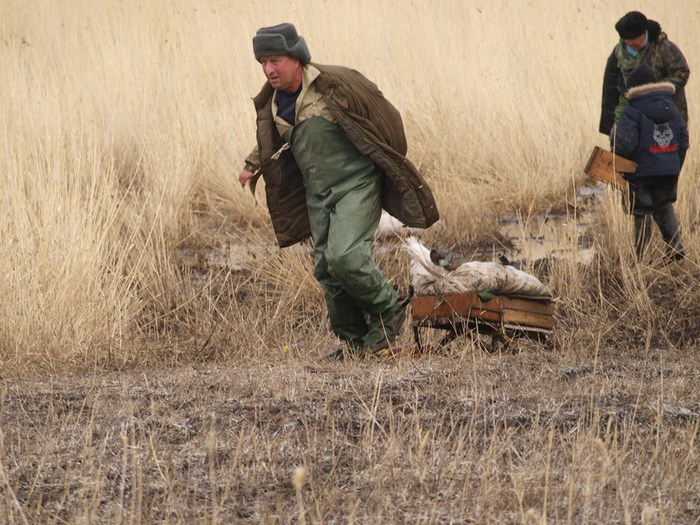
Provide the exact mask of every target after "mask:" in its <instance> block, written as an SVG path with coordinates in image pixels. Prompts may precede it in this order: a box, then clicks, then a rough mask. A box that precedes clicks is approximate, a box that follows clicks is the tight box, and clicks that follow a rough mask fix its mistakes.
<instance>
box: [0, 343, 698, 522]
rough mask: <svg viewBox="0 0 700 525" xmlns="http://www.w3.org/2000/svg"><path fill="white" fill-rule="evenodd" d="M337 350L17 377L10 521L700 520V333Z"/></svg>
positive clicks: (4, 403) (9, 429)
mask: <svg viewBox="0 0 700 525" xmlns="http://www.w3.org/2000/svg"><path fill="white" fill-rule="evenodd" d="M317 364H318V363H317V362H316V361H315V360H314V359H313V358H312V357H309V356H298V355H296V356H295V355H293V353H290V354H284V355H280V356H274V357H273V356H270V357H268V358H267V359H265V358H262V359H256V360H251V361H249V362H236V363H232V362H221V363H216V362H212V363H208V364H206V365H205V366H198V367H191V366H187V367H178V368H172V369H171V368H164V369H159V368H153V369H149V370H139V371H123V372H113V373H98V374H94V375H89V376H80V377H50V378H36V379H26V380H22V381H6V382H5V383H4V384H3V386H2V392H1V397H0V415H1V418H0V427H1V428H2V442H1V449H0V452H1V453H2V463H1V467H2V470H0V497H2V500H3V505H4V509H5V510H3V511H1V513H0V514H1V515H2V518H3V521H5V522H6V523H12V522H15V523H121V522H136V523H153V522H158V523H194V522H201V523H237V522H251V523H302V522H310V523H350V522H354V523H380V522H385V523H402V522H421V523H472V522H473V523H527V522H532V523H540V522H542V523H543V522H544V521H543V520H545V519H546V521H547V522H548V523H586V522H589V523H618V522H619V523H622V522H633V523H639V522H640V519H641V518H642V517H644V516H646V518H645V519H647V518H649V519H652V521H648V523H698V522H700V496H698V494H700V476H698V475H697V474H698V472H700V454H699V453H700V450H699V448H698V444H697V437H698V428H699V426H700V397H699V396H698V393H697V385H698V382H699V381H700V352H698V347H697V346H695V347H693V348H690V347H686V348H683V349H673V348H671V347H669V346H667V345H662V346H659V347H654V348H649V349H647V350H642V349H634V348H631V349H629V350H628V351H626V352H624V353H622V352H618V351H616V350H614V349H609V350H606V351H603V352H601V353H600V354H599V355H598V356H592V355H590V354H589V353H587V352H586V351H585V350H581V351H571V350H570V351H566V350H565V351H560V350H559V351H553V350H547V349H546V348H543V347H542V346H540V345H538V344H535V343H529V342H528V343H524V344H523V345H521V348H520V352H519V353H516V354H507V355H506V354H488V353H485V352H482V351H479V350H477V349H472V350H465V351H462V352H461V353H459V354H453V355H446V356H428V357H423V358H417V359H407V358H400V357H399V358H393V359H387V360H377V359H374V360H356V361H349V362H345V363H337V364H330V365H329V364H327V363H324V364H323V365H322V366H323V368H322V371H317V372H309V371H308V370H307V369H305V366H307V365H317ZM645 522H647V521H645Z"/></svg>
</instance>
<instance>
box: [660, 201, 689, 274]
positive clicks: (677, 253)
mask: <svg viewBox="0 0 700 525" xmlns="http://www.w3.org/2000/svg"><path fill="white" fill-rule="evenodd" d="M654 220H655V221H656V224H657V226H658V227H659V231H660V232H661V236H662V237H663V239H664V242H665V243H666V259H668V260H674V261H678V260H680V259H683V257H685V250H684V249H683V244H682V243H681V233H680V227H679V225H678V217H676V212H675V210H674V209H673V205H672V204H671V203H667V204H664V205H663V206H661V208H659V209H658V210H656V211H654Z"/></svg>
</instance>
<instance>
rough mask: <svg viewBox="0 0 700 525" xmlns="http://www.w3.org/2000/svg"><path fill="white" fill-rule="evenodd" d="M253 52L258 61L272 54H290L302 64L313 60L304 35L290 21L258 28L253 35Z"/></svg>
mask: <svg viewBox="0 0 700 525" xmlns="http://www.w3.org/2000/svg"><path fill="white" fill-rule="evenodd" d="M253 52H254V53H255V58H256V59H257V60H258V62H259V61H260V60H262V58H263V57H266V56H270V55H289V56H291V57H294V58H296V59H298V60H299V62H301V64H302V65H306V64H308V63H309V62H310V61H311V54H310V53H309V48H308V47H306V42H305V41H304V39H303V37H300V36H299V35H298V34H297V30H296V28H295V27H294V25H292V24H288V23H285V24H278V25H276V26H270V27H261V28H260V29H258V32H257V33H255V36H254V37H253Z"/></svg>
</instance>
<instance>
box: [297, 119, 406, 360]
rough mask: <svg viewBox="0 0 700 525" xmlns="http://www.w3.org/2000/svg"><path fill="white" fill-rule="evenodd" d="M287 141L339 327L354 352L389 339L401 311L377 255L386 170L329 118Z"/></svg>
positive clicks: (317, 271)
mask: <svg viewBox="0 0 700 525" xmlns="http://www.w3.org/2000/svg"><path fill="white" fill-rule="evenodd" d="M287 135H288V137H289V142H290V144H291V148H292V153H293V155H294V158H295V160H296V163H297V165H298V166H299V169H300V170H301V173H302V175H303V181H304V186H305V188H306V204H307V207H308V212H309V222H310V223H311V235H312V237H313V242H314V277H315V278H316V280H317V281H318V282H319V283H320V284H321V286H322V287H323V290H324V296H325V300H326V304H327V306H328V316H329V318H330V323H331V328H332V330H333V332H334V333H335V334H336V335H337V336H338V337H340V338H341V339H343V340H344V341H346V342H347V343H348V344H349V345H350V346H351V347H356V348H360V347H362V346H370V345H372V344H374V343H376V342H377V341H379V340H381V339H382V338H383V337H384V336H386V335H387V334H386V333H385V330H386V326H389V325H390V322H389V321H390V320H391V317H392V316H395V315H396V310H397V294H396V291H395V290H394V288H393V287H392V286H391V285H390V284H389V283H388V282H387V280H386V278H385V277H384V275H383V274H382V272H381V270H380V269H379V268H378V267H377V265H376V263H375V262H374V260H373V259H372V251H371V246H372V237H373V235H374V232H375V230H376V229H377V225H378V224H379V219H380V216H381V211H382V208H381V191H382V176H383V174H382V171H381V170H380V169H379V168H377V166H376V165H375V164H374V162H373V161H372V160H371V159H370V158H369V157H368V156H366V155H362V154H361V153H360V152H359V151H358V150H357V148H356V147H355V146H354V145H353V144H352V143H351V142H350V141H349V140H348V139H347V137H346V136H345V133H344V132H343V130H342V129H341V128H340V126H338V125H337V124H335V123H333V122H330V121H329V120H327V119H325V118H323V117H312V118H310V119H306V120H304V121H302V122H300V123H299V124H297V125H296V126H295V127H294V128H293V129H292V130H290V132H288V134H287ZM389 335H390V336H391V335H395V334H389Z"/></svg>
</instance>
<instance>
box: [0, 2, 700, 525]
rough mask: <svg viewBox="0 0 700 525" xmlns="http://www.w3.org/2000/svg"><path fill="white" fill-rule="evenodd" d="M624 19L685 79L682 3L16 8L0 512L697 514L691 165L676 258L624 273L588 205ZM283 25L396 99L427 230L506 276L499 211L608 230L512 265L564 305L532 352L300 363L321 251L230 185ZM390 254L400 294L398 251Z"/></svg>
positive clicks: (521, 519) (311, 336)
mask: <svg viewBox="0 0 700 525" xmlns="http://www.w3.org/2000/svg"><path fill="white" fill-rule="evenodd" d="M629 9H641V10H642V11H645V12H646V13H647V14H648V15H649V16H650V17H651V18H654V19H657V20H660V21H661V23H662V25H663V27H664V29H666V30H667V32H668V33H669V36H670V38H671V39H672V40H673V41H674V42H676V43H677V44H678V45H679V46H680V47H681V49H682V50H683V52H684V53H685V55H686V57H687V58H688V60H689V62H690V65H691V69H693V70H694V69H695V68H696V66H695V64H698V63H700V48H698V46H697V42H696V40H697V39H696V35H695V33H696V28H697V27H699V26H700V8H698V6H696V5H695V2H693V1H691V0H681V1H679V2H676V3H675V4H674V10H673V11H672V12H671V11H668V10H664V11H661V12H660V11H658V7H657V4H655V3H653V2H649V1H646V0H645V1H642V2H637V3H634V4H632V3H630V2H623V3H617V4H615V5H613V6H611V5H609V3H605V2H597V1H593V0H591V1H589V2H586V3H584V4H581V3H580V2H573V1H564V2H544V3H523V4H522V5H520V4H518V5H513V3H512V2H508V3H507V2H500V1H499V2H485V3H481V2H462V1H456V0H454V1H449V0H444V1H440V2H437V3H434V2H412V3H410V4H406V3H405V2H399V1H398V0H396V1H387V2H370V1H367V0H360V1H359V2H334V1H331V2H322V1H316V0H314V1H312V2H310V3H308V5H301V4H300V5H298V6H297V5H292V4H289V3H283V2H277V1H273V2H265V3H254V4H250V3H246V4H245V5H244V4H243V3H240V2H218V1H215V0H209V1H207V2H193V1H191V0H174V1H171V2H165V1H160V0H159V1H156V2H150V3H144V2H137V1H135V0H126V1H120V2H117V1H111V0H110V1H105V2H97V3H96V2H89V1H87V0H75V1H74V0H71V1H68V0H58V1H54V2H44V1H40V2H38V3H34V4H32V3H29V4H27V3H25V2H20V1H19V0H10V1H9V2H6V3H5V6H4V8H3V16H2V19H0V68H2V70H3V73H4V75H5V79H6V81H5V82H3V83H1V84H0V99H2V101H3V103H2V105H1V106H0V159H2V169H3V175H2V177H1V178H0V185H1V186H2V187H1V188H0V270H1V271H0V294H1V295H2V297H3V299H4V300H3V302H2V303H1V304H0V380H2V384H1V385H0V502H2V503H1V504H0V522H3V523H153V522H160V523H192V522H195V523H231V522H234V523H235V522H254V523H292V522H293V523H380V522H384V523H400V522H418V523H469V522H474V523H645V524H646V523H674V524H675V523H696V524H697V523H700V499H698V496H697V494H699V493H700V486H698V476H697V472H698V470H699V467H700V465H699V464H698V454H699V453H700V450H698V443H697V435H698V429H699V428H700V404H699V402H698V397H697V393H696V390H697V389H696V385H697V381H698V373H697V370H698V369H700V366H698V365H699V364H700V363H698V359H699V356H700V352H699V350H700V348H699V346H700V344H699V341H700V324H699V323H698V319H700V306H699V305H700V279H699V278H698V275H700V273H699V272H698V261H699V260H700V258H699V257H698V249H697V246H698V245H699V242H698V241H699V240H700V239H699V238H698V237H699V234H698V224H700V199H699V198H698V197H699V196H700V194H699V193H698V191H697V185H698V171H699V170H700V168H699V164H698V158H699V157H698V155H697V153H696V152H695V148H692V149H691V150H690V152H689V156H688V159H687V163H686V166H685V168H684V173H683V177H682V179H681V185H680V198H679V202H678V205H677V210H678V213H679V216H680V219H681V223H682V225H683V235H684V241H685V244H686V246H687V251H688V255H689V257H688V258H687V260H685V261H684V262H683V263H682V264H674V265H670V266H665V267H664V266H661V265H659V264H656V263H649V264H647V263H645V264H642V265H637V264H634V263H633V262H632V261H633V253H632V245H631V224H630V221H629V218H628V217H627V216H625V215H624V214H623V213H622V211H621V206H620V203H619V202H618V200H617V197H616V196H615V195H614V194H613V193H609V194H608V195H607V197H606V199H604V200H603V201H602V202H597V201H596V202H594V203H593V204H590V203H588V204H585V203H582V202H581V200H580V199H579V197H578V192H579V190H580V188H581V187H582V186H585V185H590V181H589V180H586V179H585V176H584V175H583V174H582V173H581V169H582V166H583V165H584V164H585V160H586V157H587V155H588V153H589V152H590V150H591V149H592V147H593V146H594V145H600V146H605V142H606V141H605V137H603V136H602V135H599V134H598V133H597V132H596V130H597V119H598V107H599V98H600V86H601V81H602V69H603V65H604V62H605V59H606V57H607V54H608V53H609V52H610V49H611V48H612V46H613V44H614V40H615V39H614V36H615V35H614V30H613V27H612V25H613V23H614V21H615V20H616V19H617V18H618V17H619V16H620V15H621V14H622V13H624V12H625V11H626V10H629ZM281 20H289V21H293V22H294V23H296V25H297V27H298V28H299V30H300V32H301V33H302V34H303V35H304V36H305V37H306V39H307V42H308V43H309V46H310V48H311V52H312V55H313V56H314V59H315V60H317V61H318V62H321V63H339V64H345V65H349V66H351V67H355V68H357V69H359V70H360V71H362V72H363V73H365V74H366V75H367V76H368V77H369V78H371V79H372V80H374V81H376V82H377V84H378V85H379V86H380V88H381V89H382V90H383V91H384V92H385V94H386V95H387V97H388V98H389V99H390V100H392V101H394V102H395V104H396V105H397V106H398V107H399V109H400V110H401V112H402V114H403V115H404V120H405V124H406V129H407V132H408V134H409V143H410V157H411V159H412V160H413V161H414V162H415V163H416V164H417V165H418V166H420V168H421V169H422V171H423V172H424V173H425V174H426V176H427V177H428V179H429V181H430V183H431V186H432V187H433V188H434V190H435V194H436V197H437V199H438V203H439V206H440V209H441V212H442V217H443V220H442V222H441V224H440V225H439V226H438V227H435V228H433V229H431V230H429V231H428V232H426V233H425V234H424V237H423V238H424V241H425V242H426V243H428V244H431V243H436V244H439V245H441V246H444V247H450V248H455V249H459V250H460V251H462V252H463V253H465V254H468V255H469V254H479V255H475V256H487V255H488V254H491V253H493V252H496V251H504V252H505V253H506V254H507V255H508V256H509V257H511V258H512V259H516V258H519V257H521V256H523V254H521V253H517V252H515V251H514V246H513V245H512V243H511V240H510V239H508V236H507V234H506V233H505V230H504V228H503V227H502V220H503V219H504V218H506V217H516V218H517V219H518V221H519V225H520V227H521V229H522V231H523V232H525V231H528V232H529V231H532V228H533V225H537V224H544V223H538V221H539V220H540V219H541V214H543V213H547V212H552V211H556V212H559V213H562V214H565V215H566V216H567V217H568V218H569V220H570V221H572V222H575V221H577V220H578V219H579V218H580V216H581V215H582V214H584V213H585V214H589V215H588V217H593V219H592V220H593V222H592V224H593V225H592V227H591V228H590V229H589V230H588V231H581V232H577V231H576V230H575V229H573V230H566V231H565V232H564V231H562V232H560V236H559V237H557V239H558V244H559V245H560V247H563V248H564V249H566V250H567V251H569V252H574V253H575V252H576V251H577V250H578V246H579V243H580V241H581V237H583V236H585V237H586V238H587V239H588V240H589V241H591V242H592V244H593V246H594V248H595V253H594V255H593V257H592V259H591V260H590V261H588V262H586V263H585V264H584V263H580V262H576V260H575V258H573V259H567V258H549V259H547V260H546V261H539V263H537V264H535V262H534V261H532V260H530V261H526V262H527V263H528V265H529V266H528V269H530V270H531V271H533V272H535V273H537V274H538V275H539V276H540V277H541V278H542V279H543V280H545V281H546V282H547V284H548V285H549V286H550V287H551V289H552V290H553V291H554V293H555V294H556V295H557V313H556V320H557V328H556V331H555V335H554V336H553V337H552V338H551V339H550V341H549V342H548V343H547V345H542V344H539V343H536V342H532V341H527V340H517V341H515V342H513V345H512V346H511V350H512V352H508V353H501V354H489V353H486V352H484V351H482V350H481V348H480V346H478V345H476V344H474V343H473V342H472V341H470V340H468V339H466V338H460V339H458V340H456V341H455V342H453V343H451V344H450V345H449V347H448V348H447V349H446V352H445V354H444V355H431V356H425V357H422V358H419V359H408V358H405V357H399V358H397V359H395V360H391V361H353V362H350V363H346V364H339V365H332V366H331V367H330V369H329V370H328V371H324V372H321V373H313V372H309V371H308V370H306V369H305V368H304V367H305V366H306V365H313V364H315V363H316V364H317V359H318V357H319V356H320V355H322V353H323V352H325V351H327V350H328V349H329V348H332V347H333V346H334V345H335V344H337V341H335V339H334V338H333V337H332V336H331V334H330V332H329V330H328V328H327V326H326V319H325V310H324V305H323V301H322V298H321V294H320V292H319V288H318V286H317V285H316V283H314V282H313V279H312V278H311V270H310V268H311V254H310V250H309V248H308V246H301V247H295V248H293V249H286V250H283V251H281V250H279V249H277V248H275V247H274V245H273V242H272V238H273V237H272V234H271V231H270V228H269V224H268V219H267V214H266V209H265V206H264V203H262V202H258V204H257V205H256V204H255V201H254V199H253V198H252V197H251V196H250V194H249V193H248V192H247V190H246V191H244V190H242V189H241V188H240V187H238V185H237V182H236V175H237V172H238V170H239V168H240V165H241V162H242V159H243V157H244V156H245V154H246V153H247V151H248V149H249V148H250V146H251V144H252V139H253V126H254V123H253V108H252V104H251V102H250V98H251V97H252V96H253V95H254V94H255V93H256V92H257V90H258V88H259V86H260V84H261V81H262V75H261V73H260V71H259V66H258V65H257V64H256V63H255V61H254V60H253V57H252V53H251V49H250V48H251V44H250V39H251V35H252V34H253V33H254V32H255V30H256V29H257V28H258V27H260V26H263V25H270V24H273V23H277V22H279V21H281ZM695 80H696V79H695V76H694V75H692V76H691V80H690V84H689V86H688V97H689V103H690V109H691V119H693V120H692V121H691V137H693V136H694V134H693V129H694V128H693V126H694V115H695V111H694V108H698V107H700V97H699V96H698V92H699V91H698V90H697V88H696V87H695V84H696V82H695ZM258 198H259V199H262V192H261V191H259V193H258ZM540 228H541V229H544V226H540ZM572 232H573V233H572ZM534 235H535V237H537V236H538V235H539V233H537V231H536V229H535V234H534ZM654 242H655V243H656V244H655V246H656V248H660V247H659V242H658V238H657V239H655V241H654ZM485 254H486V255H485ZM377 255H378V259H379V261H380V264H381V265H382V267H383V268H384V270H385V272H386V273H387V275H388V276H389V278H390V279H391V280H392V282H393V283H394V284H395V285H396V286H397V287H399V288H401V289H402V290H403V289H406V287H407V286H408V284H409V283H408V260H407V258H406V255H405V254H404V253H403V252H401V250H400V244H399V243H393V244H392V243H385V244H384V245H383V246H381V247H379V248H378V252H377ZM240 261H243V262H244V264H243V266H242V267H241V265H239V264H238V263H239V262H240ZM403 341H404V343H405V344H409V343H410V334H409V328H408V327H406V333H405V334H404V338H403Z"/></svg>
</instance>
